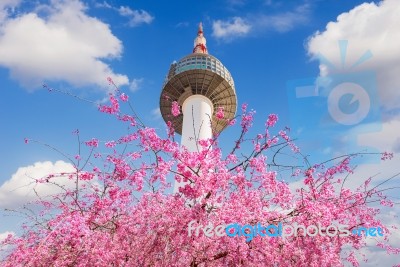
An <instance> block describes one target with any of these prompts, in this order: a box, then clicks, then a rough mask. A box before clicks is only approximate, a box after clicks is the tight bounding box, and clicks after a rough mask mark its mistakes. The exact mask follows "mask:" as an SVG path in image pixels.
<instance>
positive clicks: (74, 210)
mask: <svg viewBox="0 0 400 267" xmlns="http://www.w3.org/2000/svg"><path fill="white" fill-rule="evenodd" d="M109 81H110V82H111V83H112V80H109ZM109 99H110V104H107V105H100V106H99V111H100V112H103V113H107V114H110V115H111V116H114V117H115V118H116V119H118V120H120V121H121V123H125V124H127V125H128V126H129V128H130V132H129V133H128V134H125V135H123V136H121V137H119V138H117V139H115V140H108V141H99V140H98V139H96V138H93V139H90V140H88V141H86V142H79V144H82V145H83V146H84V147H85V148H86V150H87V151H88V153H89V155H90V156H88V157H86V158H84V157H82V156H81V155H80V154H79V155H76V156H75V157H74V158H72V159H71V158H69V160H70V161H71V162H72V163H73V164H74V167H75V171H74V172H72V173H57V174H54V173H53V174H50V175H48V176H46V177H42V178H41V179H37V181H36V182H37V183H38V184H40V183H53V184H56V185H57V179H58V177H67V178H68V179H71V180H72V181H74V183H75V187H74V188H72V189H70V188H64V187H62V189H63V193H60V194H55V195H53V196H52V198H51V199H50V200H49V199H39V200H38V202H37V203H38V204H40V205H41V207H42V208H41V210H40V212H39V213H36V214H34V215H32V214H30V215H29V217H28V219H29V220H28V221H27V222H26V223H25V225H24V231H23V234H22V235H19V236H12V235H9V236H8V237H7V238H6V239H5V240H4V241H3V242H2V247H3V250H5V251H6V252H7V253H8V254H7V256H6V257H5V258H4V259H3V261H2V262H1V263H2V266H193V267H194V266H342V265H343V264H344V263H345V262H346V261H348V262H350V263H351V264H352V265H353V266H358V265H359V263H358V259H357V257H356V256H357V251H358V250H359V249H360V248H362V247H365V246H366V240H367V238H372V237H366V236H365V235H354V234H353V235H348V236H340V235H338V234H330V230H329V229H325V230H323V231H322V232H320V233H319V234H317V235H314V236H307V235H301V234H299V235H297V236H295V235H292V236H289V235H288V236H284V237H282V236H278V237H271V236H262V235H257V236H254V237H253V238H252V239H251V240H249V238H248V235H246V234H245V233H249V230H250V229H247V230H246V231H247V232H245V233H243V234H242V235H241V236H234V237H231V236H228V235H227V234H225V235H222V236H219V235H217V234H216V232H214V234H213V235H211V236H210V235H207V234H206V231H204V228H203V227H202V226H214V227H216V226H218V225H227V224H229V223H236V224H238V225H239V224H240V225H251V226H256V225H257V224H259V223H261V224H262V225H274V226H278V225H279V224H285V225H288V224H292V225H293V224H298V225H304V226H305V227H308V226H310V225H320V226H321V227H325V228H326V227H327V226H329V225H331V224H332V223H337V224H342V225H347V226H348V229H349V231H352V230H353V229H357V227H360V226H362V227H379V228H381V229H382V230H383V232H384V235H383V237H375V238H373V240H375V241H376V245H377V246H378V247H380V248H383V249H385V250H387V252H388V253H396V254H397V253H399V252H400V250H399V249H398V248H393V247H391V246H390V245H389V243H388V240H389V236H390V233H391V230H392V229H391V228H390V226H388V225H383V223H382V222H381V221H380V220H379V219H378V217H377V215H378V214H379V207H377V206H373V205H372V204H373V203H378V205H380V206H385V207H391V206H393V202H392V201H391V200H390V199H388V198H387V197H386V196H385V195H384V193H385V191H386V190H388V188H383V187H382V185H380V186H372V185H371V178H368V177H365V179H364V180H363V182H362V183H361V184H360V186H359V187H358V188H356V189H352V188H350V187H349V186H348V183H347V182H348V181H349V180H350V179H352V177H353V176H354V175H355V174H353V171H354V168H353V166H352V165H351V159H352V158H354V157H357V154H354V155H346V156H343V157H338V158H336V159H333V160H331V161H327V162H325V163H322V164H309V163H308V162H307V161H306V160H304V162H305V163H304V164H305V165H304V166H295V165H293V164H286V165H285V164H282V163H279V157H280V156H281V155H282V153H283V151H285V153H286V154H287V153H291V154H292V155H295V156H297V157H302V156H301V153H300V152H299V149H298V148H297V147H296V146H295V145H294V143H293V140H291V138H290V137H289V129H287V128H286V129H284V130H281V131H276V130H274V127H275V124H276V122H277V120H278V117H277V116H276V115H275V114H271V115H269V116H268V117H267V118H266V122H265V127H264V131H263V132H261V133H259V134H256V135H255V136H254V137H252V136H251V131H250V129H251V127H252V124H253V119H254V115H255V111H253V110H248V108H247V105H242V109H241V114H240V115H239V116H238V117H237V118H236V119H235V120H232V121H229V125H230V126H229V127H237V129H238V138H237V139H236V140H235V141H234V143H233V146H232V150H229V151H225V152H224V151H222V149H221V148H220V146H219V145H220V142H221V140H219V138H218V136H215V138H213V139H211V140H198V142H199V150H198V151H196V152H189V151H187V150H186V149H185V148H180V146H179V144H178V143H177V142H176V141H175V139H174V130H173V125H172V123H168V127H167V134H166V135H165V136H166V137H161V136H160V135H159V134H157V132H156V130H155V129H153V128H149V127H146V126H145V125H144V124H143V122H141V121H140V119H139V118H138V117H137V116H136V115H135V113H134V112H131V113H129V114H125V113H123V112H122V111H121V109H120V105H122V104H127V105H128V106H130V104H129V101H128V96H127V95H126V94H124V93H121V92H120V91H119V90H118V89H117V90H116V91H115V93H113V94H110V97H109ZM172 109H173V110H172V114H174V115H179V114H180V113H181V111H180V107H179V105H178V104H177V103H173V104H172ZM217 112H218V118H219V119H223V118H224V113H223V110H222V109H218V111H217ZM236 120H237V121H238V125H237V126H234V125H235V124H236ZM75 134H76V135H77V136H78V137H79V136H80V133H79V132H78V131H76V132H75ZM25 142H27V143H28V142H29V143H32V142H34V141H33V140H28V139H26V141H25ZM82 149H83V148H82ZM391 156H392V155H391V154H389V153H384V154H382V159H383V160H387V159H390V157H391ZM283 177H284V178H285V180H284V179H283ZM394 177H395V176H394ZM394 177H392V178H389V179H393V178H394ZM358 179H359V178H358ZM389 179H388V180H389ZM174 181H178V182H184V186H182V187H181V188H180V189H179V193H176V194H173V193H172V185H173V184H172V183H173V182H174ZM294 181H298V182H297V183H296V184H297V185H296V186H290V183H291V182H294ZM189 225H192V226H194V227H195V228H196V229H198V230H197V233H196V230H193V232H190V227H189ZM311 232H312V233H315V231H314V232H313V231H311ZM263 234H264V235H265V234H266V232H265V231H264V232H263ZM269 234H270V235H272V234H274V232H273V231H272V232H269ZM344 248H347V249H346V250H344Z"/></svg>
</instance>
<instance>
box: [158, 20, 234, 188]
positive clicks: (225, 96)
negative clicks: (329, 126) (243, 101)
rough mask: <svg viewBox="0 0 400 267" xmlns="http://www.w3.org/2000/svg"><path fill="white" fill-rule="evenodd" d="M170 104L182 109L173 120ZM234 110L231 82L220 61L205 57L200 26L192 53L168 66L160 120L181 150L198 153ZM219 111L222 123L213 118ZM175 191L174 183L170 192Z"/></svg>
mask: <svg viewBox="0 0 400 267" xmlns="http://www.w3.org/2000/svg"><path fill="white" fill-rule="evenodd" d="M173 101H177V102H178V103H179V105H180V106H181V107H182V112H181V114H180V115H178V116H176V117H174V116H173V115H172V112H171V108H172V102H173ZM236 107H237V100H236V92H235V84H234V82H233V78H232V76H231V74H230V73H229V71H228V69H227V68H226V67H225V66H224V65H223V64H222V63H221V61H219V60H218V59H217V58H215V57H214V56H211V55H210V54H208V51H207V46H206V38H205V37H204V34H203V26H202V24H201V23H200V24H199V28H198V31H197V37H196V38H195V39H194V47H193V52H192V53H191V54H189V55H187V56H185V57H184V58H182V59H181V60H179V61H178V62H174V63H172V64H171V67H170V69H169V72H168V75H167V77H166V79H165V82H164V85H163V88H162V92H161V96H160V110H161V114H162V117H163V119H164V121H165V122H168V121H171V122H172V123H173V126H174V128H175V132H176V133H178V134H181V135H182V137H181V146H185V147H186V148H187V149H188V150H189V151H191V152H194V151H198V147H199V146H198V145H197V142H198V141H199V140H202V139H209V138H212V136H213V133H219V132H221V131H222V130H223V129H224V128H225V127H226V126H227V125H228V123H229V120H231V119H233V118H234V117H235V113H236ZM219 108H223V111H224V118H223V119H218V118H217V117H216V115H215V113H216V111H217V110H218V109H219ZM178 187H179V185H177V183H175V189H174V192H176V191H177V188H178Z"/></svg>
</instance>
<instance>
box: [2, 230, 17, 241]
mask: <svg viewBox="0 0 400 267" xmlns="http://www.w3.org/2000/svg"><path fill="white" fill-rule="evenodd" d="M8 235H15V233H14V232H9V231H6V232H4V233H0V243H1V241H3V240H4V239H6V238H7V236H8Z"/></svg>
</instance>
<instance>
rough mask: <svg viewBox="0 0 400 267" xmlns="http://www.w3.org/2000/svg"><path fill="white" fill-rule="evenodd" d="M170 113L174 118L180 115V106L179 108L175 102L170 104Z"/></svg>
mask: <svg viewBox="0 0 400 267" xmlns="http://www.w3.org/2000/svg"><path fill="white" fill-rule="evenodd" d="M171 113H172V115H173V116H174V117H176V116H178V115H179V114H181V110H180V106H179V104H178V102H176V101H173V102H172V107H171Z"/></svg>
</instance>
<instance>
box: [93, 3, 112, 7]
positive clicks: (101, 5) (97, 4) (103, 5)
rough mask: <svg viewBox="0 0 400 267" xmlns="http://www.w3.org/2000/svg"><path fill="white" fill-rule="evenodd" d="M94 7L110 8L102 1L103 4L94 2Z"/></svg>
mask: <svg viewBox="0 0 400 267" xmlns="http://www.w3.org/2000/svg"><path fill="white" fill-rule="evenodd" d="M94 6H95V7H97V8H112V6H111V5H110V4H109V3H108V2H107V1H103V3H99V2H96V3H95V5H94Z"/></svg>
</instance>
